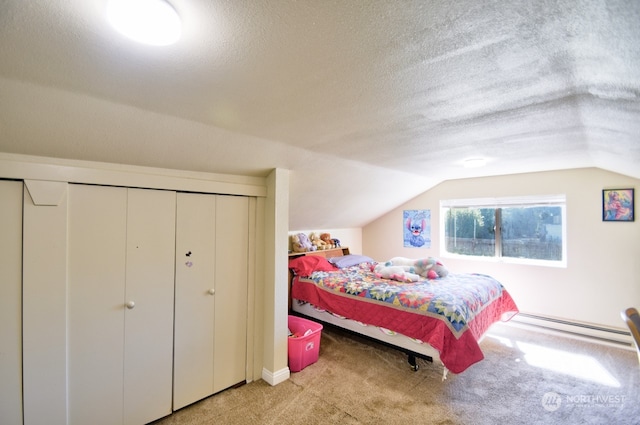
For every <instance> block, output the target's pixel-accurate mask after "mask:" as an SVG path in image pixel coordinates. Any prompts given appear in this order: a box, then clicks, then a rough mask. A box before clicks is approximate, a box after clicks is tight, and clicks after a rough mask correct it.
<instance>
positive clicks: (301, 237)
mask: <svg viewBox="0 0 640 425" xmlns="http://www.w3.org/2000/svg"><path fill="white" fill-rule="evenodd" d="M291 248H292V249H293V252H308V251H315V250H316V247H315V246H313V244H312V243H311V241H310V240H309V238H308V237H307V235H305V234H304V233H297V234H295V235H291Z"/></svg>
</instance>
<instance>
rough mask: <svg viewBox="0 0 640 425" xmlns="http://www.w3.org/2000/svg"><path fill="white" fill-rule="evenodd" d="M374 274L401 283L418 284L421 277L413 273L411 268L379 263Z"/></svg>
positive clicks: (374, 268) (374, 267)
mask: <svg viewBox="0 0 640 425" xmlns="http://www.w3.org/2000/svg"><path fill="white" fill-rule="evenodd" d="M373 272H374V273H375V274H376V276H378V277H381V278H383V279H392V280H397V281H399V282H417V281H418V280H420V275H418V274H416V273H412V272H411V271H410V266H394V265H389V263H388V262H387V263H378V264H376V265H375V266H373Z"/></svg>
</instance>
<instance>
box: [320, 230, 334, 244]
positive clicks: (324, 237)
mask: <svg viewBox="0 0 640 425" xmlns="http://www.w3.org/2000/svg"><path fill="white" fill-rule="evenodd" d="M320 239H322V240H323V241H324V243H325V244H326V245H327V248H336V246H335V244H334V243H333V239H331V235H330V234H329V233H320Z"/></svg>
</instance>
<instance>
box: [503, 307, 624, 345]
mask: <svg viewBox="0 0 640 425" xmlns="http://www.w3.org/2000/svg"><path fill="white" fill-rule="evenodd" d="M511 320H512V321H514V322H518V323H523V324H527V325H531V326H536V327H540V328H546V329H550V330H554V331H559V332H565V333H570V334H573V335H576V336H580V337H586V338H592V339H596V340H600V341H601V342H608V343H615V344H619V345H624V346H627V347H632V346H633V340H632V339H631V333H630V332H628V331H624V330H621V329H615V328H608V327H604V326H597V325H592V324H588V323H580V322H572V321H569V320H563V319H557V318H553V317H545V316H538V315H534V314H529V313H518V314H517V315H516V316H515V317H514V318H513V319H511Z"/></svg>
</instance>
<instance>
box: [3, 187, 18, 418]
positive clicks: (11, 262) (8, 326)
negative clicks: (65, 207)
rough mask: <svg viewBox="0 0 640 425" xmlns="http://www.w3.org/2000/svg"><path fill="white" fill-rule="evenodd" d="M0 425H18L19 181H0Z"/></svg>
mask: <svg viewBox="0 0 640 425" xmlns="http://www.w3.org/2000/svg"><path fill="white" fill-rule="evenodd" d="M0 235H2V236H1V237H0V341H1V345H0V424H21V423H22V182H17V181H4V180H0Z"/></svg>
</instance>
